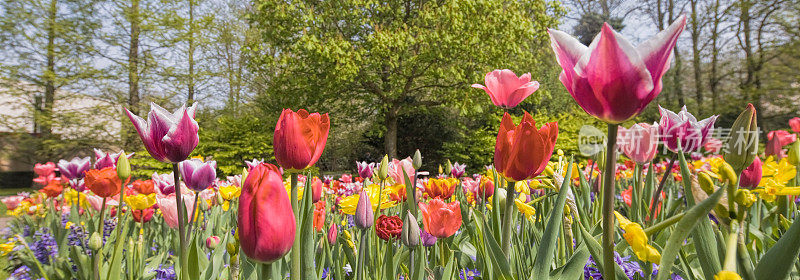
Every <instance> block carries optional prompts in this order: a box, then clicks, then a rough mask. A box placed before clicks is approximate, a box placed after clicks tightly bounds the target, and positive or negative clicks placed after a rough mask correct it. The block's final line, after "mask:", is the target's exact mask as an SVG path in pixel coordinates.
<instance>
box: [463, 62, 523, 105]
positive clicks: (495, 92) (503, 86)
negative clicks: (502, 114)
mask: <svg viewBox="0 0 800 280" xmlns="http://www.w3.org/2000/svg"><path fill="white" fill-rule="evenodd" d="M483 81H484V83H486V86H483V85H481V84H473V85H472V87H474V88H479V89H482V90H484V91H486V94H489V98H491V99H492V103H493V104H494V106H497V107H500V108H507V109H510V108H514V107H516V106H517V105H519V103H520V102H522V100H525V98H526V97H528V96H529V95H531V94H532V93H533V92H534V91H536V90H537V89H539V82H537V81H531V73H525V74H522V76H519V77H517V74H514V72H513V71H511V70H508V69H503V70H494V71H492V72H489V73H486V77H484V79H483Z"/></svg>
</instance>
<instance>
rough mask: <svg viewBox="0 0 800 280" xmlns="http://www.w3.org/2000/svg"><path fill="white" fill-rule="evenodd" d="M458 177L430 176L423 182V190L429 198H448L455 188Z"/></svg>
mask: <svg viewBox="0 0 800 280" xmlns="http://www.w3.org/2000/svg"><path fill="white" fill-rule="evenodd" d="M457 185H458V179H456V178H441V179H439V178H431V179H428V182H427V183H425V192H426V193H427V194H428V196H429V197H431V198H435V197H438V198H441V199H443V200H448V199H450V197H451V196H453V193H454V192H455V190H456V186H457Z"/></svg>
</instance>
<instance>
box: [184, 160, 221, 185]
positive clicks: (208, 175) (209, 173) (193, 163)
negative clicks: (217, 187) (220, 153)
mask: <svg viewBox="0 0 800 280" xmlns="http://www.w3.org/2000/svg"><path fill="white" fill-rule="evenodd" d="M178 167H179V169H180V171H181V177H182V178H183V182H184V183H185V184H186V186H187V187H189V188H190V189H192V190H194V191H198V192H199V191H202V190H205V189H207V188H208V187H209V186H211V184H213V183H214V180H215V179H216V178H217V170H216V169H217V162H216V161H213V160H210V161H207V162H203V160H201V159H196V158H193V159H190V160H185V161H182V162H181V163H180V164H179V165H178Z"/></svg>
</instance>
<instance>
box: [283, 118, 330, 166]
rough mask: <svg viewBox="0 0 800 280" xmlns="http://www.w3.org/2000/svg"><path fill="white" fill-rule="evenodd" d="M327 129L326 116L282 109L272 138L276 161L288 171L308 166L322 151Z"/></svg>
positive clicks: (328, 122)
mask: <svg viewBox="0 0 800 280" xmlns="http://www.w3.org/2000/svg"><path fill="white" fill-rule="evenodd" d="M330 127H331V123H330V119H329V118H328V114H327V113H325V114H319V113H311V114H310V113H308V111H306V110H303V109H300V110H297V112H293V111H292V110H291V109H284V110H283V112H281V116H280V118H279V119H278V124H277V125H276V126H275V134H274V136H273V146H274V150H275V160H277V161H278V164H279V165H280V166H281V167H283V168H284V169H289V170H303V169H306V168H308V167H311V166H312V165H314V164H315V163H317V160H319V157H320V156H322V151H323V150H325V143H326V142H327V141H328V132H329V131H330Z"/></svg>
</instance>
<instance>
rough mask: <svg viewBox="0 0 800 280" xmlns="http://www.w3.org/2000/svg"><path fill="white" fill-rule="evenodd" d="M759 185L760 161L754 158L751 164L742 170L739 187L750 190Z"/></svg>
mask: <svg viewBox="0 0 800 280" xmlns="http://www.w3.org/2000/svg"><path fill="white" fill-rule="evenodd" d="M759 183H761V159H760V158H758V157H755V159H753V163H752V164H750V166H748V167H747V168H745V169H744V170H742V175H741V176H739V187H742V188H745V189H750V190H752V189H755V188H756V187H758V184H759Z"/></svg>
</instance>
